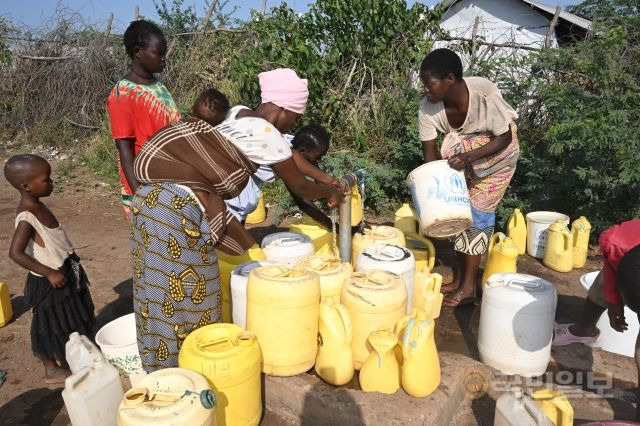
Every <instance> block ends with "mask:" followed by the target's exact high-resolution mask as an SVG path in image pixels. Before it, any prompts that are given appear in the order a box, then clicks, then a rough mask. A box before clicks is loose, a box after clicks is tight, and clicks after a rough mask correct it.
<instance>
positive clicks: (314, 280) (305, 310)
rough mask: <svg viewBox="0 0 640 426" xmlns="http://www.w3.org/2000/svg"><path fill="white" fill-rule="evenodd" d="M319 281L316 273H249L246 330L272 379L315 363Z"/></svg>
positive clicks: (272, 269)
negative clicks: (255, 343) (257, 346)
mask: <svg viewBox="0 0 640 426" xmlns="http://www.w3.org/2000/svg"><path fill="white" fill-rule="evenodd" d="M319 310H320V278H319V277H318V274H316V273H315V272H311V271H307V270H303V269H290V268H288V267H285V266H262V267H259V268H255V269H254V270H253V271H251V273H250V274H249V285H248V287H247V330H248V331H250V332H252V333H254V334H255V335H256V337H257V338H258V342H259V343H260V349H261V350H262V371H263V372H264V373H265V374H269V375H271V376H294V375H296V374H300V373H304V372H305V371H307V370H308V369H310V368H311V367H313V364H314V362H315V360H316V353H317V350H318V315H319Z"/></svg>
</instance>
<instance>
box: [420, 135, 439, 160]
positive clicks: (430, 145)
mask: <svg viewBox="0 0 640 426" xmlns="http://www.w3.org/2000/svg"><path fill="white" fill-rule="evenodd" d="M422 153H423V155H424V162H425V163H429V162H431V161H435V160H439V158H438V151H437V150H436V140H435V139H430V140H427V141H422Z"/></svg>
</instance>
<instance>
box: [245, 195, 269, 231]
mask: <svg viewBox="0 0 640 426" xmlns="http://www.w3.org/2000/svg"><path fill="white" fill-rule="evenodd" d="M265 220H267V209H266V208H265V206H264V195H263V194H260V200H258V205H257V206H256V209H255V210H254V211H252V212H251V213H249V214H248V215H247V218H246V219H245V221H244V223H246V224H249V225H255V224H256V223H262V222H264V221H265Z"/></svg>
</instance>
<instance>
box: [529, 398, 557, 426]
mask: <svg viewBox="0 0 640 426" xmlns="http://www.w3.org/2000/svg"><path fill="white" fill-rule="evenodd" d="M522 402H523V403H524V409H525V410H527V412H528V413H529V414H530V415H531V417H534V418H535V422H536V425H538V426H553V423H552V422H551V420H550V419H549V418H548V417H547V416H546V414H544V413H543V412H542V410H541V409H540V407H538V404H536V403H535V402H534V401H533V399H531V398H526V397H525V398H523V399H522Z"/></svg>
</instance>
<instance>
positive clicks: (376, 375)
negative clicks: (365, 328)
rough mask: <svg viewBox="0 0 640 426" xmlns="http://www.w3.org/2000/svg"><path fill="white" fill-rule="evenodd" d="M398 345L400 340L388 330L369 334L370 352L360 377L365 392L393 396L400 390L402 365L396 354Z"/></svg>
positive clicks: (382, 329) (383, 329) (384, 329)
mask: <svg viewBox="0 0 640 426" xmlns="http://www.w3.org/2000/svg"><path fill="white" fill-rule="evenodd" d="M397 344H398V338H397V337H396V335H395V334H393V333H392V332H390V331H389V329H387V328H381V329H379V330H377V331H374V332H372V333H371V334H369V337H368V339H367V346H368V347H369V348H370V352H369V356H368V357H367V359H366V361H365V362H364V364H362V368H361V369H360V376H359V379H360V387H361V388H362V390H363V391H365V392H380V393H386V394H392V393H396V391H397V390H398V389H400V365H399V364H398V360H397V359H396V356H395V353H394V348H395V347H396V346H397Z"/></svg>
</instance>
